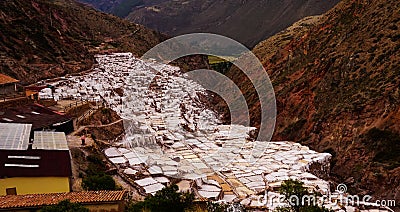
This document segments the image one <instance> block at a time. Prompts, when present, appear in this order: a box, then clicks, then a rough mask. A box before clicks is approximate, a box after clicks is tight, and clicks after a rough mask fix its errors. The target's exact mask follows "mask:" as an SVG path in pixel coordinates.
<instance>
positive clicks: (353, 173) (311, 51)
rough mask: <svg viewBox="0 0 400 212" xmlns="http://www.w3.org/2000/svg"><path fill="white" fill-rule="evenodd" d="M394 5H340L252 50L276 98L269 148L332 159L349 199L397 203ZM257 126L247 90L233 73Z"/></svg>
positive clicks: (398, 35)
mask: <svg viewBox="0 0 400 212" xmlns="http://www.w3.org/2000/svg"><path fill="white" fill-rule="evenodd" d="M399 27H400V2H399V1H396V0H389V1H384V0H376V1H371V0H358V1H357V0H344V1H342V2H341V3H339V4H338V5H337V6H336V7H335V8H334V9H332V10H331V11H329V12H328V13H327V14H325V15H324V16H323V17H321V18H320V19H319V20H314V21H311V22H309V23H303V24H301V27H294V30H293V29H292V30H288V31H286V32H282V33H281V34H279V35H277V36H275V37H272V38H270V39H268V40H266V41H264V42H262V43H260V44H259V45H257V46H256V47H255V49H254V50H253V51H254V52H255V53H256V54H257V56H258V57H259V58H260V60H261V61H262V62H263V65H264V66H265V68H266V69H267V71H268V73H269V75H270V77H271V79H272V82H273V85H274V89H275V92H276V98H277V107H278V117H277V125H276V131H275V134H274V138H273V139H274V140H292V141H296V142H300V143H302V144H307V145H309V146H311V147H312V148H314V149H316V150H318V151H324V152H330V153H332V154H333V155H334V158H333V162H332V173H331V174H332V176H333V178H334V180H335V181H336V182H344V183H346V184H347V185H348V186H349V187H350V192H352V193H363V194H373V195H374V197H375V198H378V197H387V198H396V199H397V200H398V199H400V193H399V191H400V189H399V188H400V187H399V186H400V163H399V161H400V158H399V156H400V124H399V123H400V77H399V76H400V58H399V57H400V56H399V54H398V52H399V50H400V30H399ZM228 75H229V76H230V77H231V78H233V79H234V80H235V81H236V82H238V85H239V86H240V87H241V89H242V91H243V92H244V94H245V95H246V98H247V101H248V103H249V106H250V109H251V116H252V124H253V125H255V126H259V117H260V112H259V108H258V99H257V98H256V97H255V96H254V95H251V94H252V93H254V90H252V86H251V84H250V83H249V81H248V80H246V79H245V77H244V76H243V75H242V74H240V73H239V72H238V70H237V69H232V70H231V71H230V72H229V73H228Z"/></svg>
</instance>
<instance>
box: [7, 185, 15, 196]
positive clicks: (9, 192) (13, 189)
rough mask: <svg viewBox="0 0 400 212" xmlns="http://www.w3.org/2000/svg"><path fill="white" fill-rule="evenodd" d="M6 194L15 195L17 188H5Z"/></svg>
mask: <svg viewBox="0 0 400 212" xmlns="http://www.w3.org/2000/svg"><path fill="white" fill-rule="evenodd" d="M6 194H7V195H17V188H16V187H14V188H6Z"/></svg>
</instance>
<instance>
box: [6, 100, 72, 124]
mask: <svg viewBox="0 0 400 212" xmlns="http://www.w3.org/2000/svg"><path fill="white" fill-rule="evenodd" d="M69 120H71V117H69V116H66V115H63V114H60V113H58V112H56V111H53V110H51V109H49V108H46V107H44V106H42V105H39V104H27V105H19V106H15V107H10V108H4V109H0V122H2V123H30V124H32V130H40V129H42V128H47V127H49V126H54V124H56V125H57V124H60V123H65V122H67V121H69Z"/></svg>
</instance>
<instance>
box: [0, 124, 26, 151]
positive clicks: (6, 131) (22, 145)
mask: <svg viewBox="0 0 400 212" xmlns="http://www.w3.org/2000/svg"><path fill="white" fill-rule="evenodd" d="M31 128H32V124H16V123H0V149H3V150H26V149H28V145H29V134H30V132H31Z"/></svg>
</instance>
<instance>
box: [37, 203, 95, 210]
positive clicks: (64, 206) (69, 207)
mask: <svg viewBox="0 0 400 212" xmlns="http://www.w3.org/2000/svg"><path fill="white" fill-rule="evenodd" d="M40 211H41V212H59V211H63V212H89V209H87V208H85V207H83V206H82V205H81V204H79V203H72V202H70V201H69V200H63V201H61V202H59V203H58V204H57V205H50V206H45V207H43V208H42V209H41V210H40Z"/></svg>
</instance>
